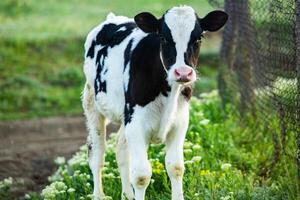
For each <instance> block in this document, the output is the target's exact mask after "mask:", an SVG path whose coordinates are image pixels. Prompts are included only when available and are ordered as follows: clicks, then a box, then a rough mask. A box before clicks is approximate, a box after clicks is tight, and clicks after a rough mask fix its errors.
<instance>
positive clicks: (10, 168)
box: [0, 117, 116, 197]
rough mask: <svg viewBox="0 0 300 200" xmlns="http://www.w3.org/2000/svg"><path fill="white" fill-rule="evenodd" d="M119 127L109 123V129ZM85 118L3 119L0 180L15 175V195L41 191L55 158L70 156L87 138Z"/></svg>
mask: <svg viewBox="0 0 300 200" xmlns="http://www.w3.org/2000/svg"><path fill="white" fill-rule="evenodd" d="M115 130H116V126H113V125H110V126H108V132H112V131H115ZM86 136H87V132H86V129H85V124H84V119H83V117H68V118H65V117H54V118H45V119H38V120H25V121H15V122H0V180H2V179H4V178H7V177H13V178H15V179H16V180H17V182H19V183H20V184H17V186H16V187H14V188H13V192H14V194H15V196H16V197H22V196H24V194H25V193H26V192H29V191H40V190H41V189H42V188H43V186H44V185H45V184H46V183H47V177H48V176H49V175H51V174H52V173H53V172H54V171H55V169H56V166H55V164H54V159H55V158H56V157H57V156H64V157H66V158H67V159H68V158H70V157H71V155H72V154H73V153H74V152H76V151H77V150H78V148H79V147H80V146H81V145H83V144H84V143H85V141H86Z"/></svg>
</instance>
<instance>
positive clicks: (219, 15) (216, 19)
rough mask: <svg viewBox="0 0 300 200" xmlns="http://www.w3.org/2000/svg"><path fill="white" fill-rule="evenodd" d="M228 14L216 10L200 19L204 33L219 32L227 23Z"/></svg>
mask: <svg viewBox="0 0 300 200" xmlns="http://www.w3.org/2000/svg"><path fill="white" fill-rule="evenodd" d="M227 19H228V15H227V13H225V12H223V11H221V10H215V11H212V12H210V13H208V14H207V15H206V16H205V17H204V18H202V19H201V18H200V19H199V22H200V25H201V28H202V29H203V31H211V32H213V31H217V30H219V29H220V28H222V27H223V26H224V25H225V23H226V22H227Z"/></svg>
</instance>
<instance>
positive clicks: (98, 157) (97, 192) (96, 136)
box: [82, 84, 106, 199]
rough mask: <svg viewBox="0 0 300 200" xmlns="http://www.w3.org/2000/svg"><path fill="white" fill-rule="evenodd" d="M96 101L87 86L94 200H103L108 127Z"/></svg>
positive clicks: (84, 105)
mask: <svg viewBox="0 0 300 200" xmlns="http://www.w3.org/2000/svg"><path fill="white" fill-rule="evenodd" d="M94 99H95V95H94V92H93V89H92V88H91V87H90V86H89V85H88V84H86V85H85V88H84V91H83V97H82V104H83V109H84V114H85V117H86V120H87V122H86V123H87V128H88V131H89V136H88V144H89V166H90V169H91V171H92V174H93V181H94V191H93V195H94V199H102V198H103V197H104V196H105V195H104V192H103V187H102V175H101V172H102V168H103V166H104V158H105V157H104V153H105V145H106V141H105V137H106V127H105V117H104V116H102V115H101V114H100V113H98V112H97V111H96V108H95V103H94Z"/></svg>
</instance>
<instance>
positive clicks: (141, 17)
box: [134, 12, 159, 33]
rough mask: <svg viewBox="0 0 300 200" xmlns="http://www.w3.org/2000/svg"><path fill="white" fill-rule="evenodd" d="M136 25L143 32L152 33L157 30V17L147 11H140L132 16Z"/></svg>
mask: <svg viewBox="0 0 300 200" xmlns="http://www.w3.org/2000/svg"><path fill="white" fill-rule="evenodd" d="M134 21H135V23H136V24H137V26H138V27H139V28H140V29H142V31H144V32H145V33H153V32H157V31H158V26H159V25H158V24H159V23H158V19H156V17H155V16H154V15H152V14H151V13H149V12H142V13H139V14H137V15H136V16H135V17H134Z"/></svg>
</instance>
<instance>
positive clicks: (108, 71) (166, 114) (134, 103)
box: [82, 6, 227, 200]
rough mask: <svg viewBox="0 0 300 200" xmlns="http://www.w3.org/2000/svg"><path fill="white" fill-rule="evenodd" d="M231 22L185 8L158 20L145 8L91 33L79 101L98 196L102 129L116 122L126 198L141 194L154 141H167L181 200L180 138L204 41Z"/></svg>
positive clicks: (176, 196) (168, 166)
mask: <svg viewBox="0 0 300 200" xmlns="http://www.w3.org/2000/svg"><path fill="white" fill-rule="evenodd" d="M226 21H227V14H226V13H224V12H222V11H213V12H210V13H209V14H207V15H206V16H205V17H204V18H199V17H198V16H197V14H196V13H195V11H194V10H193V9H192V8H191V7H189V6H180V7H174V8H172V9H170V10H168V11H167V12H166V13H165V14H164V15H163V16H162V17H161V18H159V19H157V18H156V17H154V16H153V15H152V14H150V13H147V12H144V13H140V14H138V15H136V16H135V17H134V19H130V18H127V17H124V16H115V15H114V14H112V13H110V14H109V15H108V16H107V19H106V21H104V22H103V23H101V24H100V25H99V26H97V27H95V28H94V29H93V30H92V31H91V32H90V33H89V34H88V36H87V39H86V42H85V62H84V73H85V76H86V84H85V88H84V91H83V100H82V101H83V108H84V112H85V116H86V118H87V127H88V129H89V137H88V142H89V145H90V149H89V150H90V153H89V164H90V168H91V170H92V173H93V178H94V197H95V198H100V199H101V198H102V197H103V196H104V194H103V190H102V181H101V169H102V167H103V165H104V151H105V134H106V133H105V132H106V130H105V126H106V124H107V122H108V121H114V122H117V123H120V125H121V127H120V130H119V132H118V134H119V136H118V137H119V138H118V144H117V147H116V149H117V162H118V166H119V171H120V175H121V179H122V194H123V195H122V199H124V198H125V197H127V198H128V199H136V200H143V199H144V196H145V191H146V188H147V186H148V184H149V182H150V178H151V166H150V163H149V161H148V158H147V147H148V145H149V143H150V142H156V143H157V142H162V143H165V145H166V159H165V166H166V169H167V172H168V175H169V177H170V181H171V185H172V199H173V200H182V199H183V191H182V177H183V172H184V161H183V143H184V138H185V134H186V131H187V128H188V121H189V103H188V101H189V98H190V97H191V92H192V89H191V85H192V84H193V82H194V81H195V80H196V72H195V67H196V65H197V60H198V53H199V46H200V41H201V37H202V33H203V32H204V31H217V30H218V29H220V28H221V27H222V26H223V25H224V24H225V22H226Z"/></svg>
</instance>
